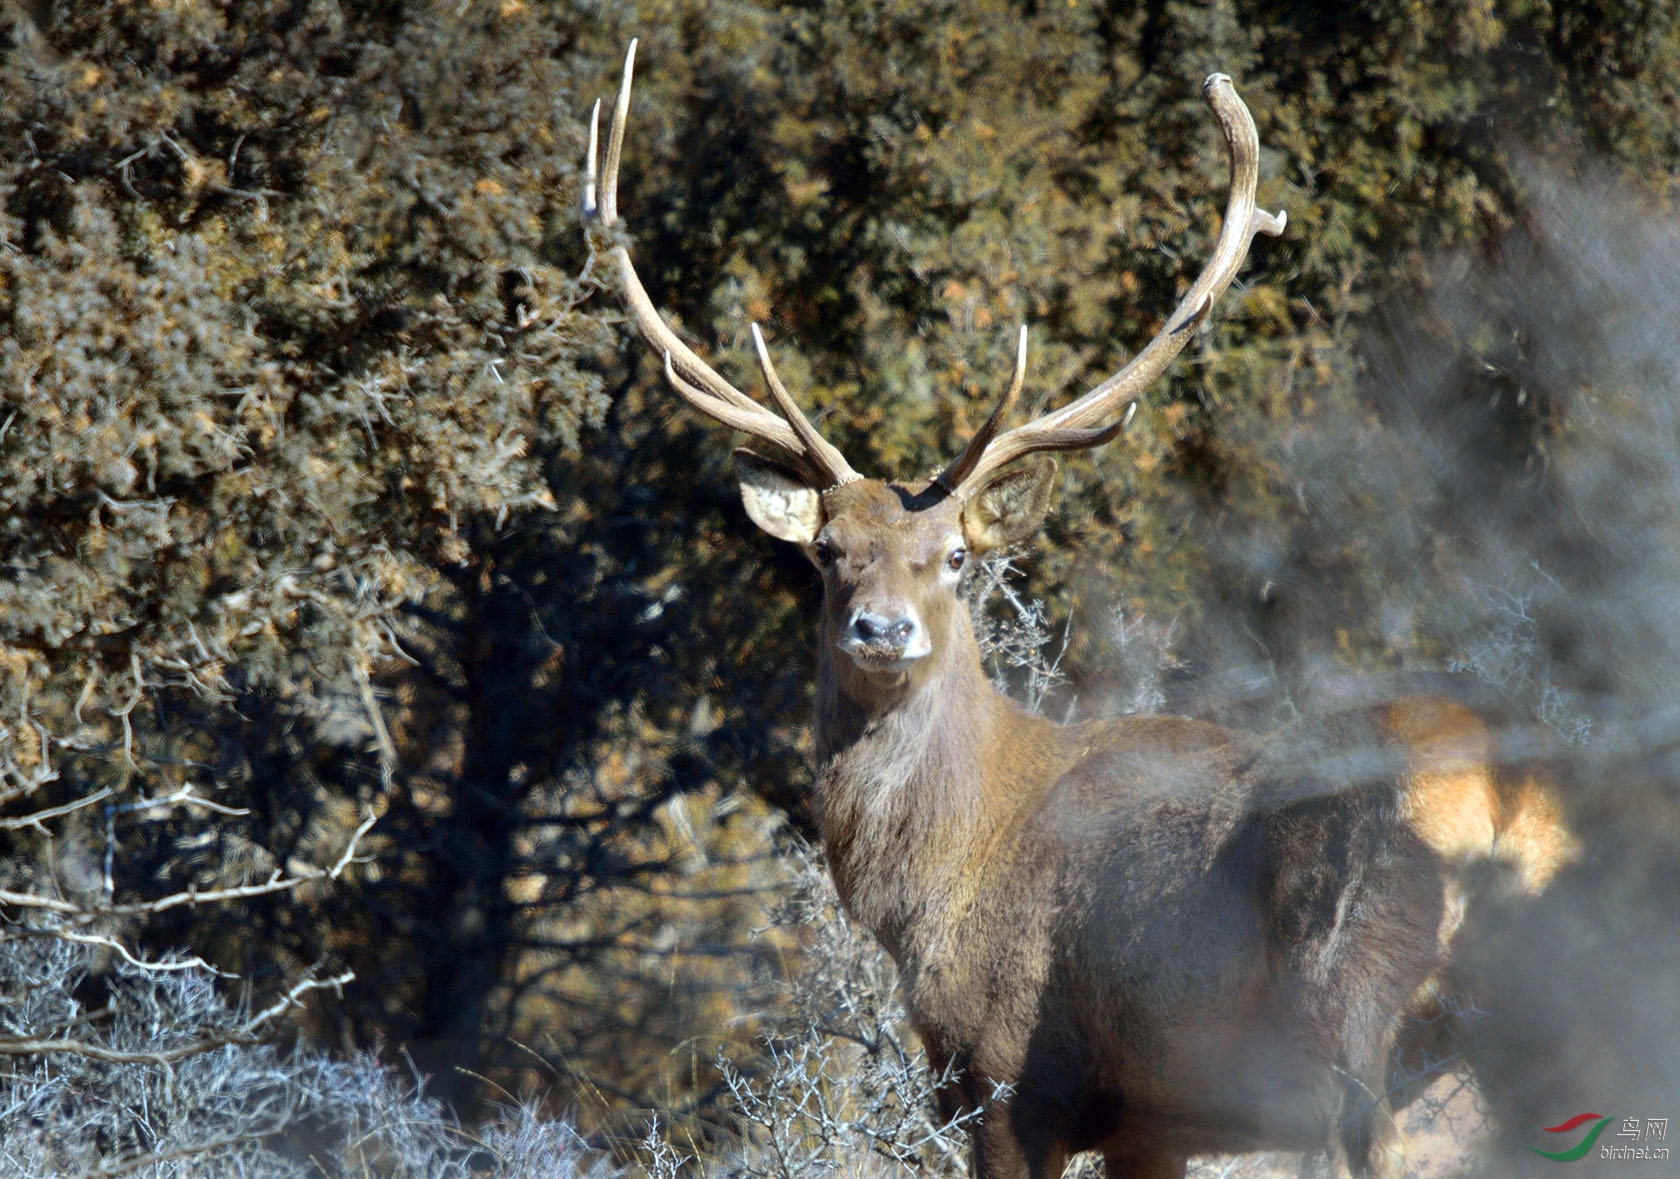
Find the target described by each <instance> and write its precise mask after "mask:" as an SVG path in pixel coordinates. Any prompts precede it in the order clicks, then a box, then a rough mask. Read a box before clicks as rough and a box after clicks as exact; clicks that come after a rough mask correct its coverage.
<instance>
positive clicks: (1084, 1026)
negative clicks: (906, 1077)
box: [743, 460, 1568, 1179]
mask: <svg viewBox="0 0 1680 1179" xmlns="http://www.w3.org/2000/svg"><path fill="white" fill-rule="evenodd" d="M757 461H758V460H755V463H756V462H757ZM1033 477H1034V478H1043V479H1047V478H1048V472H1047V471H1041V472H1038V473H1036V474H1035V475H1034V476H1033ZM769 478H770V479H772V480H773V482H767V481H766V477H765V476H763V474H762V471H761V470H759V469H758V468H757V467H755V468H754V469H753V470H751V471H744V473H743V482H744V484H745V483H747V482H748V481H749V479H755V480H759V481H760V482H761V483H762V484H763V486H761V487H757V488H753V487H749V488H747V494H748V502H749V507H751V508H752V509H753V511H754V518H755V519H756V520H758V521H759V522H760V523H761V524H764V526H765V527H767V528H769V529H771V530H772V531H774V532H776V534H777V535H779V536H783V537H784V539H790V540H794V541H796V542H797V543H800V544H802V545H803V546H804V547H805V549H806V551H807V553H809V554H811V556H812V559H813V561H814V562H815V563H816V564H817V565H818V567H819V568H820V569H822V571H823V577H824V586H825V593H824V602H823V608H822V622H821V625H820V627H819V646H818V652H819V656H818V669H819V670H818V686H817V706H816V717H815V727H816V749H817V755H818V759H819V770H818V787H819V790H820V794H821V828H822V835H823V842H824V847H825V852H826V855H827V858H828V862H829V865H830V868H831V870H832V872H833V874H834V879H835V882H836V885H837V887H838V889H839V892H840V896H841V898H842V900H843V902H844V903H845V905H846V907H847V909H848V910H849V912H850V913H851V914H852V915H853V916H854V917H855V918H856V919H857V920H859V921H861V922H862V923H863V924H865V925H866V926H868V927H869V928H870V929H871V930H872V931H874V933H875V934H876V935H877V936H878V937H879V938H880V940H881V942H882V943H883V944H884V945H885V946H886V947H887V949H888V950H889V951H890V952H891V953H892V955H893V957H894V959H895V960H896V961H897V963H898V965H899V968H900V972H901V975H902V979H903V986H904V989H905V993H906V996H907V999H908V1003H909V1007H910V1011H911V1014H912V1018H913V1020H914V1021H915V1024H916V1027H917V1030H918V1032H919V1033H920V1034H921V1036H922V1038H923V1041H924V1043H925V1044H926V1046H927V1049H928V1052H929V1055H930V1057H931V1058H932V1060H933V1063H934V1064H935V1066H936V1067H938V1068H944V1067H945V1066H946V1065H947V1064H950V1065H954V1066H955V1068H956V1069H957V1070H958V1071H959V1072H960V1075H961V1080H960V1081H959V1082H957V1083H956V1084H955V1085H953V1086H952V1087H951V1089H950V1090H949V1091H948V1092H947V1093H946V1094H945V1096H944V1099H943V1100H944V1104H945V1107H946V1108H945V1112H946V1113H947V1114H955V1113H957V1112H959V1111H962V1110H965V1109H974V1108H978V1109H980V1110H982V1111H983V1118H982V1121H981V1124H980V1127H979V1130H978V1132H977V1135H976V1168H977V1171H978V1173H979V1174H980V1175H981V1176H984V1177H988V1179H990V1177H995V1176H1054V1175H1058V1174H1059V1173H1060V1170H1061V1166H1062V1164H1063V1162H1064V1161H1065V1160H1066V1158H1067V1157H1068V1155H1069V1154H1070V1153H1071V1152H1075V1151H1081V1150H1100V1151H1102V1152H1103V1154H1104V1156H1105V1158H1106V1159H1107V1161H1108V1168H1109V1174H1110V1175H1111V1176H1128V1175H1129V1176H1134V1177H1142V1176H1148V1177H1150V1179H1158V1177H1164V1176H1165V1177H1170V1176H1176V1175H1182V1174H1183V1172H1184V1166H1185V1160H1186V1159H1187V1158H1188V1156H1189V1155H1191V1154H1193V1153H1197V1152H1203V1151H1242V1150H1253V1149H1262V1148H1285V1149H1303V1150H1305V1149H1323V1148H1326V1147H1327V1148H1328V1149H1329V1151H1330V1155H1331V1158H1332V1163H1333V1169H1334V1172H1335V1174H1336V1175H1338V1176H1348V1175H1371V1176H1394V1175H1397V1174H1398V1173H1399V1170H1400V1156H1399V1153H1398V1145H1397V1138H1396V1135H1395V1133H1394V1129H1393V1116H1392V1110H1391V1108H1390V1102H1389V1100H1388V1098H1387V1097H1386V1096H1385V1095H1386V1094H1387V1093H1388V1092H1389V1089H1390V1083H1389V1075H1388V1074H1389V1068H1390V1062H1391V1059H1393V1058H1394V1057H1395V1055H1396V1053H1397V1051H1399V1050H1400V1049H1402V1048H1403V1047H1405V1045H1404V1044H1402V1043H1401V1042H1400V1041H1401V1039H1402V1032H1403V1029H1404V1027H1405V1023H1406V1019H1407V1017H1408V1015H1409V1014H1415V1013H1418V1012H1420V1011H1423V1010H1425V1009H1427V1008H1428V1007H1429V1006H1430V1005H1431V1004H1433V1003H1434V1002H1436V1001H1437V998H1438V991H1439V989H1440V987H1441V986H1442V982H1441V980H1442V979H1443V978H1444V977H1446V975H1445V967H1446V964H1447V962H1448V955H1449V952H1450V944H1451V939H1452V934H1453V932H1454V930H1456V928H1457V924H1458V917H1457V914H1458V911H1459V909H1460V908H1461V906H1462V903H1463V894H1462V891H1461V889H1460V886H1459V882H1458V875H1459V872H1460V870H1461V869H1462V868H1463V867H1464V866H1465V865H1467V864H1469V863H1471V862H1474V861H1479V860H1485V859H1489V858H1497V857H1504V858H1506V859H1508V860H1510V861H1511V863H1512V864H1513V865H1514V866H1515V867H1516V869H1517V871H1518V874H1519V875H1520V877H1521V878H1522V881H1523V883H1524V885H1525V886H1526V887H1531V888H1532V887H1538V886H1539V885H1540V884H1542V883H1543V882H1544V880H1545V879H1546V878H1547V877H1548V876H1549V874H1550V873H1551V872H1552V871H1555V869H1556V867H1557V865H1558V864H1559V863H1560V862H1562V858H1563V857H1564V856H1565V855H1566V854H1567V850H1568V844H1567V834H1566V833H1565V832H1563V829H1562V826H1561V824H1560V822H1559V819H1558V815H1557V812H1556V808H1555V806H1554V805H1553V804H1552V802H1551V800H1550V797H1549V795H1548V794H1547V792H1546V790H1545V788H1544V787H1543V785H1542V784H1541V783H1539V782H1538V781H1536V780H1530V779H1522V780H1519V781H1518V782H1516V783H1515V784H1512V785H1507V784H1506V783H1504V782H1503V781H1502V780H1501V778H1500V775H1499V774H1498V773H1497V772H1496V770H1495V769H1494V768H1493V767H1494V766H1495V765H1497V762H1498V759H1497V754H1496V751H1495V749H1494V744H1495V741H1494V737H1493V735H1492V734H1491V732H1490V730H1489V728H1488V726H1487V725H1486V724H1485V723H1484V722H1483V721H1482V720H1481V719H1480V718H1479V717H1478V716H1477V714H1476V713H1474V712H1473V711H1471V710H1470V709H1468V708H1465V707H1463V706H1461V705H1458V704H1455V703H1453V702H1450V701H1447V700H1443V699H1439V698H1431V697H1422V696H1417V697H1409V698H1405V699H1402V700H1398V701H1394V702H1392V703H1389V704H1386V705H1383V706H1379V707H1375V708H1365V709H1359V710H1353V711H1350V712H1347V713H1343V714H1337V715H1334V716H1330V717H1324V718H1319V719H1316V720H1313V721H1309V722H1303V723H1301V724H1298V725H1295V726H1293V727H1291V728H1290V729H1287V730H1285V731H1283V732H1281V733H1278V734H1274V735H1271V736H1269V737H1263V738H1262V737H1256V736H1253V735H1249V734H1244V733H1238V732H1235V731H1232V730H1228V729H1223V728H1219V727H1217V726H1214V725H1209V724H1204V723H1201V722H1197V721H1192V720H1185V719H1180V718H1173V717H1127V718H1115V719H1111V720H1106V721H1095V722H1088V723H1085V724H1080V725H1073V726H1066V727H1061V726H1057V725H1054V724H1052V723H1051V722H1049V721H1047V720H1045V719H1044V718H1042V717H1039V716H1035V715H1032V714H1029V713H1027V712H1026V711H1025V710H1023V709H1021V708H1020V707H1019V706H1018V705H1016V704H1015V703H1013V702H1012V701H1010V700H1009V699H1007V698H1006V697H1005V696H1003V695H1002V694H1001V693H999V692H997V691H996V690H995V689H994V688H993V687H992V686H991V685H990V683H989V682H988V681H987V679H986V676H985V673H984V671H983V668H982V666H981V661H980V654H979V650H978V647H977V644H976V642H975V638H974V635H973V632H972V630H971V628H970V624H969V621H968V616H967V612H966V610H965V609H964V608H963V606H962V604H961V602H960V600H959V599H958V597H957V595H956V592H955V586H956V574H955V573H954V572H952V568H953V562H954V561H955V560H956V557H955V555H954V554H956V552H957V550H958V549H959V548H961V547H962V546H963V545H965V544H968V545H973V546H974V547H976V548H978V547H981V546H982V545H983V544H990V543H1005V542H1007V541H1008V540H1009V539H1010V538H1012V537H1013V538H1018V537H1019V536H1020V535H1022V534H1024V532H1026V531H1030V530H1031V529H1032V528H1035V527H1036V526H1037V524H1038V522H1039V516H1040V515H1041V514H1042V511H1043V506H1042V500H1043V496H1042V495H1036V494H1034V489H1033V488H1032V487H1030V486H1023V482H1024V481H1023V480H1022V479H1021V478H1020V477H1019V473H1018V472H1017V473H1016V474H1015V475H1014V476H1012V477H1011V479H1010V484H1009V486H1008V488H1007V494H1002V495H997V496H991V497H988V495H987V489H985V488H982V489H981V491H980V492H979V494H978V495H977V496H976V498H977V499H978V500H980V501H981V502H980V504H979V505H975V504H964V503H961V502H959V501H957V500H955V499H951V498H947V497H945V496H943V495H942V494H940V493H938V492H937V491H936V490H930V489H925V488H923V489H913V488H903V487H896V486H889V485H887V484H882V483H876V482H872V481H859V482H854V483H848V484H845V485H843V486H840V487H838V488H833V489H829V490H828V491H826V492H823V493H822V494H821V497H820V503H819V502H818V501H816V500H800V499H799V498H798V496H797V495H796V494H793V493H791V492H790V491H789V486H788V483H787V477H786V476H785V474H779V473H773V474H772V476H770V477H769ZM810 494H811V495H812V496H815V495H816V493H815V492H811V493H810ZM755 496H756V497H757V499H756V500H755V498H754V497H755ZM1021 505H1026V506H1025V508H1022V507H1021ZM1023 513H1024V514H1023ZM977 520H978V521H979V523H976V521H977ZM860 616H866V617H868V618H871V619H875V620H877V621H880V622H891V623H892V624H893V625H894V626H896V627H897V628H898V632H899V633H902V635H904V636H906V637H905V638H904V639H903V643H904V644H905V647H906V649H908V647H909V646H912V645H915V644H920V643H923V642H924V641H925V642H926V644H927V651H926V653H925V654H922V655H920V656H919V657H916V658H909V657H905V658H895V657H894V656H895V654H896V653H897V651H898V648H897V647H894V646H892V645H891V644H888V645H886V646H884V647H883V646H881V645H879V644H877V646H875V647H868V646H865V647H863V648H862V653H861V654H859V650H860V648H859V644H858V643H857V642H856V629H855V628H856V625H857V624H856V620H857V619H858V618H859V617H860ZM999 1086H1004V1087H1006V1088H1003V1089H999V1088H998V1087H999Z"/></svg>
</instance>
